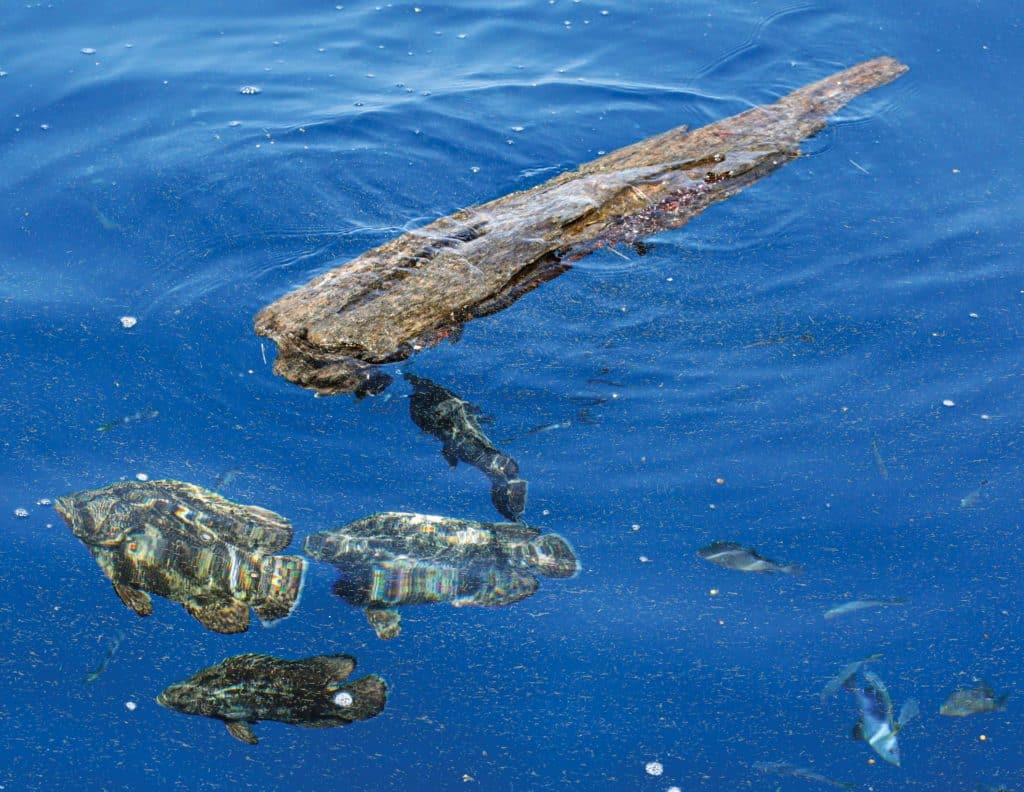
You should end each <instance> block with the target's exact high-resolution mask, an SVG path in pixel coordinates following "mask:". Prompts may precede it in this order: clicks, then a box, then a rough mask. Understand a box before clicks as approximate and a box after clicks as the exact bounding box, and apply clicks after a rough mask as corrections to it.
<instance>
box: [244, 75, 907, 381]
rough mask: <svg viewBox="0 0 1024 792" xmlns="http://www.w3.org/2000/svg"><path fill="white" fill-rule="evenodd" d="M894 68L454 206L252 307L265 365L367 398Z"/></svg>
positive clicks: (757, 168)
mask: <svg viewBox="0 0 1024 792" xmlns="http://www.w3.org/2000/svg"><path fill="white" fill-rule="evenodd" d="M906 70H907V67H906V66H904V65H903V64H901V63H899V62H898V61H896V60H894V59H892V58H888V57H881V58H875V59H874V60H870V61H866V62H864V63H861V64H858V65H857V66H853V67H851V68H849V69H846V70H845V71H841V72H838V73H837V74H833V75H832V76H831V77H826V78H825V79H823V80H819V81H818V82H815V83H811V84H810V85H807V86H805V87H803V88H800V89H798V90H796V91H794V92H793V93H791V94H789V95H787V96H784V97H782V98H781V99H779V100H778V101H777V102H774V103H773V104H770V105H765V106H763V107H755V108H753V109H751V110H747V111H746V112H743V113H740V114H739V115H735V116H732V117H730V118H726V119H723V120H721V121H717V122H715V123H713V124H709V125H708V126H705V127H701V128H700V129H697V130H694V131H692V132H688V131H687V130H686V128H685V127H679V128H677V129H672V130H669V131H668V132H664V133H662V134H660V135H655V136H654V137H651V138H647V139H646V140H642V141H640V142H639V143H634V144H633V145H630V146H626V147H624V148H621V149H618V150H616V151H613V152H611V153H610V154H607V155H605V156H603V157H600V158H599V159H596V160H593V161H591V162H588V163H586V164H584V165H582V166H580V167H579V168H578V169H577V170H575V171H570V172H567V173H563V174H561V175H559V176H556V177H555V178H553V179H551V180H550V181H547V182H545V183H543V184H540V185H538V186H536V187H533V188H532V189H529V190H524V191H521V192H515V193H511V194H509V195H506V196H504V197H502V198H498V199H496V200H494V201H491V202H489V203H485V204H481V205H479V206H473V207H470V208H468V209H462V210H460V211H458V212H455V213H454V214H451V215H449V216H447V217H443V218H441V219H440V220H436V221H434V222H433V223H430V224H429V225H427V226H424V227H423V228H420V229H418V230H416V231H410V232H408V233H405V234H403V235H402V236H400V237H398V238H397V239H394V240H392V241H390V242H387V243H385V244H383V245H381V246H380V247H377V248H374V249H373V250H369V251H367V252H366V253H363V254H362V255H360V256H358V257H357V258H355V259H353V260H352V261H349V262H348V263H346V264H343V265H342V266H340V267H337V268H335V269H332V270H330V271H328V272H325V273H323V274H321V275H319V276H317V277H316V278H314V279H313V280H311V281H310V282H309V283H307V284H306V285H305V286H302V287H300V288H298V289H296V290H295V291H292V292H290V293H288V294H286V295H284V296H283V297H281V298H280V299H278V300H277V301H276V302H274V303H273V304H271V305H269V306H266V307H265V308H263V309H262V310H261V311H260V312H259V313H258V314H257V315H256V317H255V320H254V326H255V330H256V333H257V334H258V335H261V336H266V337H268V338H271V339H273V340H274V342H275V343H276V344H277V352H278V354H277V361H276V362H275V363H274V371H275V372H276V373H277V374H280V375H282V376H283V377H285V378H286V379H288V380H290V381H291V382H294V383H296V384H298V385H301V386H303V387H306V388H312V389H314V390H316V391H317V392H318V393H320V394H324V395H327V394H335V393H353V392H354V393H356V394H360V395H363V394H368V393H369V394H372V393H379V392H380V391H381V390H383V389H384V388H386V387H387V386H388V384H389V383H390V381H391V378H390V377H389V376H388V375H386V374H384V373H382V372H381V371H379V370H378V369H377V367H378V366H379V365H380V364H383V363H391V362H394V361H398V360H404V359H405V358H407V357H409V356H410V355H412V354H413V353H414V352H417V351H419V350H421V349H423V348H425V347H429V346H433V345H434V344H437V343H439V342H440V341H443V340H444V339H446V338H454V337H457V336H458V333H459V329H460V327H461V325H462V324H463V323H465V322H467V321H469V320H471V319H475V318H479V317H483V316H488V315H490V314H493V313H496V312H497V311H501V310H503V309H504V308H507V307H508V306H510V305H511V304H512V303H514V302H515V301H516V300H518V299H519V298H520V297H522V296H523V295H524V294H526V293H527V292H529V291H531V290H532V289H535V288H536V287H537V286H539V285H540V284H542V283H544V282H546V281H549V280H551V279H553V278H555V277H557V276H558V275H561V274H562V273H563V272H565V271H566V270H568V269H570V268H571V266H572V264H573V262H575V261H577V260H579V259H581V258H583V257H584V256H586V255H588V254H589V253H592V252H594V251H595V250H599V249H601V248H605V247H613V246H616V245H633V244H635V243H636V242H638V241H639V240H641V239H642V238H643V237H646V236H649V235H651V234H654V233H657V232H659V231H665V230H668V229H674V228H679V227H681V226H683V225H685V224H686V223H688V222H689V221H690V220H691V219H692V218H694V217H696V216H697V215H698V214H700V213H701V212H703V211H704V210H705V209H706V208H707V207H709V206H710V205H712V204H714V203H716V202H718V201H722V200H724V199H726V198H729V197H730V196H732V195H735V194H736V193H738V192H739V191H740V190H742V189H743V188H745V187H749V186H750V185H751V184H753V183H754V182H756V181H758V180H759V179H761V178H763V177H764V176H767V175H768V174H770V173H772V172H773V171H775V170H777V169H778V168H780V167H782V166H783V165H785V164H786V163H787V162H791V161H792V160H794V159H796V158H797V157H799V156H800V153H801V152H800V149H799V143H800V141H802V140H804V139H805V138H808V137H810V136H811V135H814V134H816V133H817V132H819V131H820V130H821V129H822V128H823V127H824V126H825V122H826V120H827V119H828V117H829V116H831V115H832V114H834V113H835V112H837V111H838V110H839V109H840V108H842V107H844V106H845V105H846V104H847V103H848V102H850V101H851V100H852V99H854V98H856V97H857V96H860V95H861V94H863V93H865V92H867V91H870V90H872V89H873V88H877V87H879V86H881V85H885V84H886V83H888V82H891V81H892V80H894V79H896V78H897V77H899V76H900V75H901V74H903V73H904V72H905V71H906Z"/></svg>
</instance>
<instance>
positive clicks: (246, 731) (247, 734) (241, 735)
mask: <svg viewBox="0 0 1024 792" xmlns="http://www.w3.org/2000/svg"><path fill="white" fill-rule="evenodd" d="M224 725H225V726H227V727H228V734H230V735H231V736H232V737H234V738H235V739H236V740H241V741H242V742H244V743H248V744H249V745H256V744H257V743H258V742H259V740H258V739H257V738H256V732H254V731H253V730H252V726H250V725H249V724H248V723H246V722H245V721H224Z"/></svg>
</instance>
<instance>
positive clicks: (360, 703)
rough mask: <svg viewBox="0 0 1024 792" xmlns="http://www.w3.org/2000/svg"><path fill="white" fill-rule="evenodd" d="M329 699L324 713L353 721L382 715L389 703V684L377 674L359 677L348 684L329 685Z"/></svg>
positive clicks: (331, 716)
mask: <svg viewBox="0 0 1024 792" xmlns="http://www.w3.org/2000/svg"><path fill="white" fill-rule="evenodd" d="M327 695H328V701H327V703H326V706H325V711H324V715H326V716H327V717H329V718H332V719H337V720H340V721H341V722H342V723H351V722H352V721H357V720H367V719H369V718H372V717H374V716H375V715H380V713H382V712H383V711H384V707H385V705H386V704H387V703H388V684H387V682H385V681H384V679H383V678H382V677H379V676H377V675H376V674H369V675H367V676H364V677H361V678H360V679H357V680H356V681H355V682H350V683H349V684H347V685H338V684H332V685H328V686H327Z"/></svg>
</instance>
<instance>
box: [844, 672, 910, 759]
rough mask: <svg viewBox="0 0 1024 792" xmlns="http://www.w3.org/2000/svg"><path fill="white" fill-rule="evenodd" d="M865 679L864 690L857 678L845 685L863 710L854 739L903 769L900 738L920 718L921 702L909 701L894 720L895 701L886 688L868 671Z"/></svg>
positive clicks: (865, 673) (856, 726)
mask: <svg viewBox="0 0 1024 792" xmlns="http://www.w3.org/2000/svg"><path fill="white" fill-rule="evenodd" d="M863 676H864V686H863V687H857V686H856V685H855V684H854V681H853V678H850V679H848V680H847V681H846V682H845V684H844V687H845V688H846V689H847V690H848V691H849V692H850V693H852V694H853V695H854V697H855V698H856V699H857V705H858V706H859V708H860V720H858V721H857V724H856V725H855V726H854V727H853V734H852V736H853V739H855V740H864V741H865V742H866V743H867V744H868V745H870V746H871V748H872V750H873V751H874V752H875V753H876V754H878V755H879V756H881V757H882V758H883V759H884V760H885V761H887V762H889V763H890V764H894V765H896V766H897V767H899V764H900V746H899V742H898V741H897V739H896V735H898V734H899V733H900V732H901V731H902V730H903V727H904V726H906V725H907V724H908V723H909V722H910V721H911V720H913V719H914V718H916V717H917V715H918V714H919V710H918V706H917V701H916V700H914V699H908V700H907V701H906V702H904V704H903V707H902V709H901V710H900V715H899V718H896V719H894V718H893V707H892V699H891V698H890V697H889V691H888V690H887V689H886V687H885V684H884V683H883V682H882V680H881V679H879V678H878V677H877V676H876V675H875V674H873V673H872V672H870V671H865V672H864V674H863Z"/></svg>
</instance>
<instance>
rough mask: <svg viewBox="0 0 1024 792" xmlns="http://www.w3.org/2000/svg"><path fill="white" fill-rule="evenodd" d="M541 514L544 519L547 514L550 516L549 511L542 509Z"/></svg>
mask: <svg viewBox="0 0 1024 792" xmlns="http://www.w3.org/2000/svg"><path fill="white" fill-rule="evenodd" d="M541 514H542V515H543V516H544V517H547V516H548V515H549V514H551V509H544V510H542V511H541Z"/></svg>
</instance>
